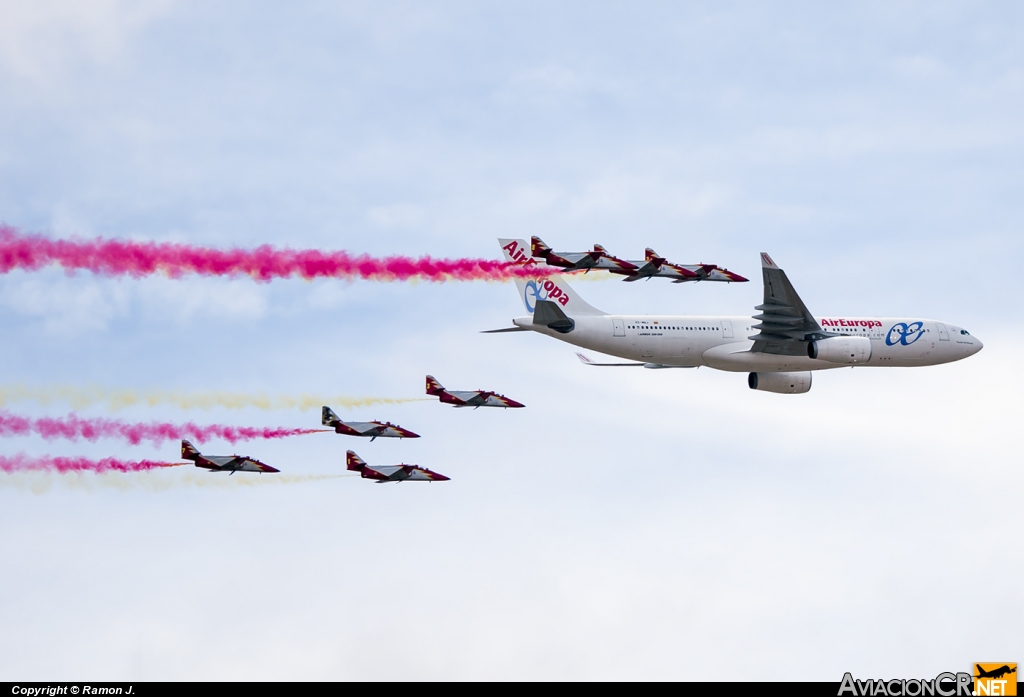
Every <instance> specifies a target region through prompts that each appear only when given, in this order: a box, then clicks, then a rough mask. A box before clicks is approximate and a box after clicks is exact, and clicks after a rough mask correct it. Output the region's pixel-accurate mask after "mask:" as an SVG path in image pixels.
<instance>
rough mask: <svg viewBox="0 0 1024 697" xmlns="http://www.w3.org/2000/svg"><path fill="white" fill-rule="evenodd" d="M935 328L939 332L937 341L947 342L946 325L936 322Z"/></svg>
mask: <svg viewBox="0 0 1024 697" xmlns="http://www.w3.org/2000/svg"><path fill="white" fill-rule="evenodd" d="M935 328H936V329H938V330H939V341H949V333H948V332H947V331H946V325H945V324H943V323H942V322H936V323H935Z"/></svg>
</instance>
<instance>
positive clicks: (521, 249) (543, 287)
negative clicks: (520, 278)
mask: <svg viewBox="0 0 1024 697" xmlns="http://www.w3.org/2000/svg"><path fill="white" fill-rule="evenodd" d="M501 248H502V250H503V251H504V252H505V258H506V259H508V260H509V261H511V262H513V263H517V264H522V265H523V266H535V265H537V260H536V259H534V258H533V257H532V256H531V252H530V250H529V249H527V248H526V247H525V246H524V245H522V244H520V240H508V241H507V244H504V245H502V247H501ZM538 300H550V301H552V302H556V303H558V304H559V305H561V306H562V307H565V306H566V305H568V304H569V295H568V293H565V292H564V291H563V290H562V289H561V288H559V287H558V283H556V282H555V281H554V280H552V279H550V278H547V279H540V278H537V279H532V280H529V281H526V284H525V285H524V286H523V303H524V304H525V305H526V310H527V312H530V313H533V311H534V310H536V309H537V301H538Z"/></svg>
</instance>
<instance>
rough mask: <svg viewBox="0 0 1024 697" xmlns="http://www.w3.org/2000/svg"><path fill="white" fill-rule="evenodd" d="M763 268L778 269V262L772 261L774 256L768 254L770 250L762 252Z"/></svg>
mask: <svg viewBox="0 0 1024 697" xmlns="http://www.w3.org/2000/svg"><path fill="white" fill-rule="evenodd" d="M761 268H762V269H777V268H779V266H778V264H776V263H775V262H774V261H772V258H771V257H770V256H768V252H761Z"/></svg>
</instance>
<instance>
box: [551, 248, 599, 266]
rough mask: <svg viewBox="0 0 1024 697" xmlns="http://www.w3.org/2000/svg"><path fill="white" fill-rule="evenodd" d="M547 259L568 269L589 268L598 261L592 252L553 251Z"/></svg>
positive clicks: (552, 263)
mask: <svg viewBox="0 0 1024 697" xmlns="http://www.w3.org/2000/svg"><path fill="white" fill-rule="evenodd" d="M545 261H546V262H547V263H548V264H549V265H551V266H561V267H564V268H567V269H587V268H590V267H592V266H594V265H595V264H596V263H597V262H596V261H595V260H594V256H593V254H592V253H591V252H551V253H550V254H548V257H547V259H546V260H545Z"/></svg>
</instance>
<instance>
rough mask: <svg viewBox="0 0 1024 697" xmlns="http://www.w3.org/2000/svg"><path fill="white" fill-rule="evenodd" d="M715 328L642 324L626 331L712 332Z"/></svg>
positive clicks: (634, 325)
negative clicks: (673, 330)
mask: <svg viewBox="0 0 1024 697" xmlns="http://www.w3.org/2000/svg"><path fill="white" fill-rule="evenodd" d="M712 328H713V327H663V326H661V325H660V324H659V325H657V326H646V325H640V324H631V325H629V326H628V327H626V329H662V330H665V329H675V330H678V331H694V332H696V331H702V332H703V331H710V330H711V329H712Z"/></svg>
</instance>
